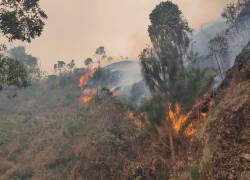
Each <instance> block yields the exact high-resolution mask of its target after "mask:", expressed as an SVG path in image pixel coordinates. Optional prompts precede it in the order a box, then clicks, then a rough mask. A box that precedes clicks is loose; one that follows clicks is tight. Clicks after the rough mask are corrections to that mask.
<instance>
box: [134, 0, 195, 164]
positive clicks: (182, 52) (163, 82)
mask: <svg viewBox="0 0 250 180" xmlns="http://www.w3.org/2000/svg"><path fill="white" fill-rule="evenodd" d="M150 21H151V25H150V26H149V28H148V32H149V36H150V39H151V42H152V44H153V47H152V48H151V47H147V48H146V49H144V50H143V52H142V53H141V54H140V56H139V58H140V60H141V65H142V73H143V76H144V79H145V81H146V83H147V84H148V86H149V88H150V90H151V91H152V92H153V93H157V94H160V95H161V96H162V97H163V99H165V102H170V104H172V103H175V101H177V100H178V98H179V96H178V90H179V89H180V85H181V84H182V83H180V82H183V81H184V80H185V73H184V65H183V60H184V58H186V53H187V49H188V46H189V38H188V33H190V32H191V30H190V28H189V27H188V24H187V22H186V20H185V19H184V18H183V16H182V12H181V11H180V10H179V8H178V6H177V5H176V4H174V3H172V2H171V1H166V2H162V3H160V4H159V5H158V6H156V8H155V9H154V10H153V11H152V13H151V14H150ZM170 104H168V103H166V104H165V106H166V107H167V108H168V107H170ZM167 114H168V113H167ZM169 119H170V118H169V117H168V119H167V120H166V121H165V122H167V124H166V128H167V130H168V132H169V141H170V149H171V154H172V160H173V161H174V159H175V150H174V143H173V135H172V128H171V126H172V124H171V122H170V120H169Z"/></svg>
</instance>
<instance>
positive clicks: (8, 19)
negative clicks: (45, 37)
mask: <svg viewBox="0 0 250 180" xmlns="http://www.w3.org/2000/svg"><path fill="white" fill-rule="evenodd" d="M0 7H1V10H0V30H1V33H2V34H3V35H4V36H5V37H7V38H8V39H9V40H10V41H11V40H22V41H28V42H30V41H31V39H34V38H35V37H37V36H40V35H41V33H42V31H43V27H44V20H45V19H46V18H47V15H46V14H45V13H44V11H43V10H42V9H41V8H40V7H39V0H23V1H19V0H8V1H6V0H5V1H2V2H1V4H0Z"/></svg>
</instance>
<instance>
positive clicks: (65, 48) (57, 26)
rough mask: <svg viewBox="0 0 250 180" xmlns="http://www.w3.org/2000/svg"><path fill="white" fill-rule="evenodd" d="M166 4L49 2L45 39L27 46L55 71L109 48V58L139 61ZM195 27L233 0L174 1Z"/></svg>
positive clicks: (147, 0) (145, 0) (140, 0)
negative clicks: (156, 12)
mask: <svg viewBox="0 0 250 180" xmlns="http://www.w3.org/2000/svg"><path fill="white" fill-rule="evenodd" d="M160 2H161V0H137V1H134V0H126V1H122V0H108V1H104V0H75V1H74V2H72V1H62V0H53V1H51V0H43V1H41V6H42V8H44V9H45V11H46V13H47V14H48V16H49V19H48V21H47V23H46V27H45V31H44V32H43V34H42V36H41V37H40V38H38V39H36V40H34V41H32V43H31V44H26V46H27V47H28V51H29V53H31V54H34V55H35V56H37V57H39V59H40V62H41V64H42V67H43V68H44V69H46V70H51V69H52V65H53V64H54V62H56V61H57V60H59V59H63V60H65V61H70V60H71V59H75V60H76V63H77V65H78V66H83V60H84V59H85V58H86V57H89V56H92V55H93V54H94V51H95V49H96V48H97V47H98V46H100V45H104V46H105V48H106V49H107V50H108V53H109V55H111V56H114V57H119V56H121V55H122V56H128V57H129V58H130V59H137V57H138V54H139V53H140V51H141V49H143V47H145V44H146V43H148V42H149V40H148V33H147V27H148V24H149V18H148V15H149V14H150V12H151V11H152V10H153V8H154V7H155V6H156V5H157V4H159V3H160ZM174 2H176V3H177V4H178V5H179V6H180V9H181V10H182V11H183V14H184V16H185V17H186V18H187V20H188V22H189V24H190V26H191V27H193V28H195V29H198V28H199V27H200V25H201V24H203V23H205V22H208V21H212V20H215V19H218V18H219V17H220V13H221V11H222V9H223V7H224V5H225V3H226V2H228V0H209V1H208V0H174Z"/></svg>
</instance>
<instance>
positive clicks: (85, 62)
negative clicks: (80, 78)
mask: <svg viewBox="0 0 250 180" xmlns="http://www.w3.org/2000/svg"><path fill="white" fill-rule="evenodd" d="M84 64H85V66H87V67H88V68H89V66H90V65H91V64H93V60H92V59H91V58H87V59H85V60H84Z"/></svg>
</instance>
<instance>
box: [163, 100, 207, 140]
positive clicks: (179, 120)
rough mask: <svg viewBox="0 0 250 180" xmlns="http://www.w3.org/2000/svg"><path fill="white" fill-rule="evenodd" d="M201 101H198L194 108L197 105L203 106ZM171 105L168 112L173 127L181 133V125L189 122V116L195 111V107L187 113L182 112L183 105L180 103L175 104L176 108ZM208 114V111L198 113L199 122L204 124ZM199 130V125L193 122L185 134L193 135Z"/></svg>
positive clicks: (176, 131)
mask: <svg viewBox="0 0 250 180" xmlns="http://www.w3.org/2000/svg"><path fill="white" fill-rule="evenodd" d="M201 104H202V103H201V102H198V103H197V104H196V105H195V106H194V108H193V109H196V108H197V107H198V108H199V106H201ZM170 107H171V106H169V107H168V109H167V112H168V117H169V119H170V121H171V123H172V128H173V129H174V131H175V133H179V131H180V129H181V127H182V126H183V125H184V124H185V123H186V122H187V120H188V118H190V116H191V115H192V114H193V113H194V112H193V111H194V110H193V109H192V110H191V111H189V112H188V113H187V114H182V112H181V106H180V105H179V104H176V105H175V108H174V110H172V109H171V108H170ZM206 116H207V114H206V113H199V112H198V114H197V117H196V118H197V120H199V121H198V123H200V124H203V123H204V121H205V119H206ZM196 132H197V127H196V126H195V125H194V123H193V122H192V123H191V124H190V125H189V126H188V127H187V128H186V130H185V135H186V136H192V135H193V134H195V133H196Z"/></svg>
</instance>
